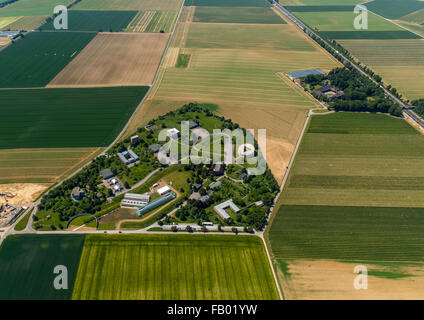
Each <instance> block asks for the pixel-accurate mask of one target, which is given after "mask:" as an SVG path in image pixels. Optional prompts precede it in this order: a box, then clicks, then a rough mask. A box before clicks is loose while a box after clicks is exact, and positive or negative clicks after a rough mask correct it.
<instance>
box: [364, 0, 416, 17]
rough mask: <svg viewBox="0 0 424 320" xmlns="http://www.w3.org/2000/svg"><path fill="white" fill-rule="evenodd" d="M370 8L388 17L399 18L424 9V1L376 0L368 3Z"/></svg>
mask: <svg viewBox="0 0 424 320" xmlns="http://www.w3.org/2000/svg"><path fill="white" fill-rule="evenodd" d="M366 6H367V8H368V10H370V11H372V12H375V13H377V14H379V15H381V16H383V17H385V18H387V19H398V18H400V17H402V16H405V15H407V14H410V13H412V12H415V11H417V10H420V9H424V2H422V1H418V0H402V1H392V0H374V1H372V2H369V3H367V4H366Z"/></svg>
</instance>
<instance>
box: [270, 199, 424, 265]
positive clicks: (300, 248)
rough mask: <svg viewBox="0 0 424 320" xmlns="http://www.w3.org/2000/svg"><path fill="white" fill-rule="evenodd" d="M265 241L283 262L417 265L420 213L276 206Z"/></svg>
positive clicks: (421, 255) (423, 216)
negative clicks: (413, 263)
mask: <svg viewBox="0 0 424 320" xmlns="http://www.w3.org/2000/svg"><path fill="white" fill-rule="evenodd" d="M270 240H271V246H272V250H273V253H274V254H275V255H276V256H277V257H280V258H284V259H302V258H307V259H340V260H361V261H367V260H369V261H423V260H424V252H423V250H422V247H423V245H424V208H385V207H346V206H307V205H306V206H301V205H282V206H280V208H279V210H278V213H277V216H276V218H275V220H274V222H273V225H272V229H271V233H270Z"/></svg>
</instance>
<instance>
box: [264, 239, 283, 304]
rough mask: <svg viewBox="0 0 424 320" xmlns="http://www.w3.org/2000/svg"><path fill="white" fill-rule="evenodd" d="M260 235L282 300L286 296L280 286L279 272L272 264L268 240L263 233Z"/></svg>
mask: <svg viewBox="0 0 424 320" xmlns="http://www.w3.org/2000/svg"><path fill="white" fill-rule="evenodd" d="M259 237H260V238H261V240H262V243H263V244H264V247H265V252H266V256H267V258H268V263H269V266H270V268H271V272H272V276H273V278H274V281H275V286H276V287H277V292H278V295H279V297H280V300H284V296H283V293H282V290H281V288H280V283H279V282H278V278H277V274H276V273H275V270H274V267H273V265H272V260H271V255H270V254H269V250H268V246H267V245H266V241H265V239H264V236H263V234H261V236H259Z"/></svg>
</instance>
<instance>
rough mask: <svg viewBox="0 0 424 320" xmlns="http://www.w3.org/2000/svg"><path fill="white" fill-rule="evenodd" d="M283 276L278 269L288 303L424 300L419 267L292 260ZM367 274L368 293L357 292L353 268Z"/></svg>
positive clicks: (421, 273) (412, 265)
mask: <svg viewBox="0 0 424 320" xmlns="http://www.w3.org/2000/svg"><path fill="white" fill-rule="evenodd" d="M284 264H285V268H284V269H286V271H285V274H283V272H282V271H281V269H280V268H278V270H277V271H278V277H279V278H280V279H284V280H283V281H280V283H282V285H283V292H284V295H285V298H286V299H290V300H316V299H319V300H328V299H329V300H334V299H335V300H337V299H347V300H395V299H396V300H397V299H401V300H404V299H405V300H406V299H420V300H422V299H424V292H423V290H422V287H423V285H424V269H423V264H422V263H402V262H399V263H393V262H387V263H385V262H379V263H375V264H373V263H372V262H371V263H370V262H369V261H367V262H356V263H350V262H339V261H331V260H295V261H288V262H285V263H284ZM357 265H362V266H365V267H366V268H367V271H368V289H366V290H357V289H355V287H354V286H353V282H354V279H355V277H356V276H357V274H355V273H354V272H353V271H354V268H355V267H356V266H357Z"/></svg>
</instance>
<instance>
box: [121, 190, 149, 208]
mask: <svg viewBox="0 0 424 320" xmlns="http://www.w3.org/2000/svg"><path fill="white" fill-rule="evenodd" d="M149 201H150V196H149V195H148V194H146V193H145V194H136V193H126V194H125V196H124V199H123V200H122V202H121V205H122V206H124V207H141V206H144V205H146V204H148V203H149Z"/></svg>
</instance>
